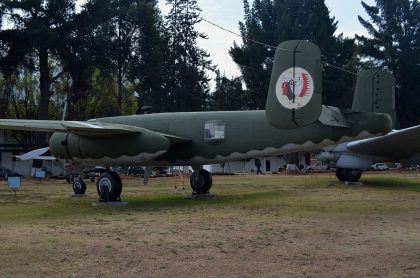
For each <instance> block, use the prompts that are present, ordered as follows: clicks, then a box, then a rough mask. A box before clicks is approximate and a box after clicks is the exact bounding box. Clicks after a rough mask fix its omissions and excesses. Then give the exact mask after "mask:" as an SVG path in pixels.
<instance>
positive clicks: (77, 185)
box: [72, 178, 86, 195]
mask: <svg viewBox="0 0 420 278" xmlns="http://www.w3.org/2000/svg"><path fill="white" fill-rule="evenodd" d="M72 187H73V192H74V194H76V195H81V194H85V192H86V183H85V182H84V181H83V180H82V179H80V178H75V179H73V184H72Z"/></svg>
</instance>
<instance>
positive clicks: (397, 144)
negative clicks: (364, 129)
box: [347, 125, 420, 158]
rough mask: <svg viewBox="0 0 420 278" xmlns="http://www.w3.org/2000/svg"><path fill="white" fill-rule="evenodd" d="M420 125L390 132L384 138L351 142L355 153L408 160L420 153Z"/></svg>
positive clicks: (349, 144)
mask: <svg viewBox="0 0 420 278" xmlns="http://www.w3.org/2000/svg"><path fill="white" fill-rule="evenodd" d="M419 138H420V125H419V126H413V127H410V128H406V129H402V130H397V131H393V132H390V133H388V134H386V135H384V136H380V137H375V138H370V139H364V140H360V141H355V142H350V143H348V144H347V148H348V149H349V150H351V151H353V152H357V153H362V154H367V155H374V156H386V157H399V158H407V157H409V156H411V155H412V154H414V153H416V152H419V151H420V142H419V140H418V139H419Z"/></svg>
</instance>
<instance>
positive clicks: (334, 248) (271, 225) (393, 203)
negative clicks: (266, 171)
mask: <svg viewBox="0 0 420 278" xmlns="http://www.w3.org/2000/svg"><path fill="white" fill-rule="evenodd" d="M361 181H362V184H360V185H352V186H350V185H344V184H342V183H339V182H338V181H337V180H336V179H335V176H334V175H333V174H312V175H310V174H307V175H264V176H255V175H236V176H215V177H213V182H214V185H213V188H212V192H213V193H215V194H216V196H215V198H213V199H190V198H186V196H188V194H190V193H191V190H190V187H189V181H188V179H185V181H184V183H185V190H183V189H182V181H181V180H179V178H174V177H171V178H156V179H151V180H150V182H149V185H147V186H144V185H143V184H142V180H141V179H135V178H126V179H124V178H123V186H124V188H123V194H122V199H123V201H126V202H128V205H126V206H114V207H110V206H106V205H105V206H102V205H100V206H98V205H92V204H93V203H97V202H98V196H97V194H96V188H95V184H94V183H88V190H87V194H86V196H85V197H73V196H72V192H71V186H70V185H69V184H67V183H65V182H63V181H43V182H42V183H40V182H38V181H34V180H30V179H25V180H24V181H23V184H22V188H21V190H19V191H18V192H17V196H16V197H15V195H14V194H13V193H12V192H9V190H8V189H7V185H6V183H5V182H0V270H1V272H0V276H5V277H25V276H31V277H46V276H54V277H57V276H58V277H74V276H76V277H116V276H118V277H157V276H158V277H167V276H171V277H220V276H226V277H255V276H257V277H296V276H298V277H330V276H338V277H343V276H344V277H362V276H363V277H365V276H378V277H384V276H385V277H386V276H389V277H403V276H406V277H419V276H420V174H419V173H418V172H416V171H413V172H392V171H388V172H384V173H367V174H365V175H364V176H363V177H362V180H361ZM175 186H176V188H175Z"/></svg>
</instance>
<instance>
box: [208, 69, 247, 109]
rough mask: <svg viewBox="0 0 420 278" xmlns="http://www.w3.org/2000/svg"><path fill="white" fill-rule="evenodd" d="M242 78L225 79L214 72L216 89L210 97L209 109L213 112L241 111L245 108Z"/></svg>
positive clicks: (217, 72) (218, 72)
mask: <svg viewBox="0 0 420 278" xmlns="http://www.w3.org/2000/svg"><path fill="white" fill-rule="evenodd" d="M246 105H247V103H246V100H245V94H244V90H243V89H242V78H240V77H235V78H231V79H229V78H227V77H226V76H225V75H222V74H221V73H220V71H216V88H215V91H214V92H213V94H212V96H211V101H210V108H211V109H212V110H215V111H229V110H243V109H245V108H246Z"/></svg>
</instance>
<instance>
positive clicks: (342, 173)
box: [335, 168, 346, 181]
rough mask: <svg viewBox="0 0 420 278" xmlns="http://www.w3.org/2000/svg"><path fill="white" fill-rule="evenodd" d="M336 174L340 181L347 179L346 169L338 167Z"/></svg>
mask: <svg viewBox="0 0 420 278" xmlns="http://www.w3.org/2000/svg"><path fill="white" fill-rule="evenodd" d="M335 176H336V177H337V179H338V180H339V181H346V169H344V168H337V169H335Z"/></svg>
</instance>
